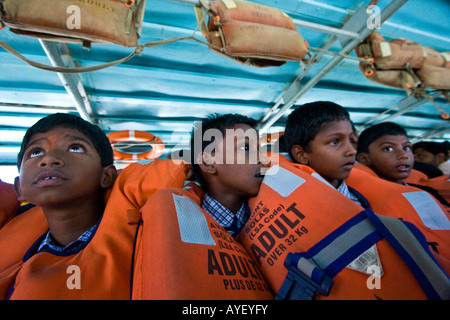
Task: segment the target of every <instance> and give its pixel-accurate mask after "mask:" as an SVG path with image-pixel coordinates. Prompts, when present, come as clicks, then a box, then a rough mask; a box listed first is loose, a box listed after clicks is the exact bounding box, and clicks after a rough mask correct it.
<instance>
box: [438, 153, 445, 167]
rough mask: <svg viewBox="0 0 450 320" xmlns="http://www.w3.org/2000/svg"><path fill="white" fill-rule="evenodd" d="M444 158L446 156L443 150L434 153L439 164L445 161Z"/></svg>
mask: <svg viewBox="0 0 450 320" xmlns="http://www.w3.org/2000/svg"><path fill="white" fill-rule="evenodd" d="M445 158H446V154H445V153H443V152H440V153H438V154H437V155H436V159H437V161H438V163H439V164H441V163H442V162H444V161H445Z"/></svg>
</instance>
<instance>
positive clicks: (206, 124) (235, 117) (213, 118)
mask: <svg viewBox="0 0 450 320" xmlns="http://www.w3.org/2000/svg"><path fill="white" fill-rule="evenodd" d="M236 124H247V125H249V126H250V127H252V128H254V129H255V128H256V125H257V124H258V122H257V121H256V120H255V119H252V118H249V117H247V116H244V115H241V114H237V113H234V114H231V113H229V114H223V115H220V114H217V113H214V114H210V115H208V116H207V117H206V118H204V119H203V120H202V121H201V122H200V121H199V122H197V123H195V125H194V128H193V129H192V133H191V144H190V146H191V163H192V171H193V173H194V177H195V179H196V180H197V181H198V182H200V185H201V186H202V187H205V181H204V179H203V175H202V170H201V169H200V166H199V165H198V163H196V162H197V157H198V154H199V152H203V151H204V150H205V148H206V147H207V146H208V145H209V144H211V142H212V141H204V139H203V136H204V134H205V132H206V131H207V130H209V129H218V130H220V132H221V133H222V136H223V137H225V133H226V131H225V130H226V129H230V128H232V127H233V126H235V125H236ZM199 130H201V136H200V134H199ZM196 136H200V137H201V141H195V139H196V138H195V137H196ZM196 143H197V144H199V143H201V149H199V148H198V147H197V148H195V147H194V146H195V144H196Z"/></svg>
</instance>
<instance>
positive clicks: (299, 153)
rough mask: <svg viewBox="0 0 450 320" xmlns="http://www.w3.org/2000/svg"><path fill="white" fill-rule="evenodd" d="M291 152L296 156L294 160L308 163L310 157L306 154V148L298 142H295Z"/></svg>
mask: <svg viewBox="0 0 450 320" xmlns="http://www.w3.org/2000/svg"><path fill="white" fill-rule="evenodd" d="M291 154H292V157H293V158H294V159H293V160H294V161H295V162H297V163H300V164H305V165H306V164H308V157H307V156H306V152H305V150H304V149H303V148H302V147H300V146H299V145H298V144H294V145H293V146H292V148H291Z"/></svg>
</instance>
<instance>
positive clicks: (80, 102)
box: [39, 39, 97, 124]
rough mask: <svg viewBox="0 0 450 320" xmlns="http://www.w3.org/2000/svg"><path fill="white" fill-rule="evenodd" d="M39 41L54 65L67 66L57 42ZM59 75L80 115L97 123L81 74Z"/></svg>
mask: <svg viewBox="0 0 450 320" xmlns="http://www.w3.org/2000/svg"><path fill="white" fill-rule="evenodd" d="M39 42H40V43H41V45H42V48H43V49H44V51H45V53H46V54H47V57H48V58H49V60H50V63H51V64H52V65H53V66H54V67H66V65H65V64H64V61H63V59H62V57H61V54H60V52H59V50H58V45H57V44H56V43H55V42H51V41H46V40H41V39H39ZM58 76H59V78H60V79H61V82H62V84H63V86H64V88H65V89H66V91H67V93H69V95H70V96H71V97H72V99H73V100H74V102H75V107H76V108H77V111H78V113H79V114H80V116H81V117H82V118H83V119H84V120H86V121H89V122H91V123H94V124H97V121H96V120H95V117H94V112H93V110H92V107H91V104H90V102H89V98H88V95H87V93H86V91H85V90H84V87H83V84H82V83H81V79H80V76H79V75H77V74H76V75H72V74H68V73H60V72H58Z"/></svg>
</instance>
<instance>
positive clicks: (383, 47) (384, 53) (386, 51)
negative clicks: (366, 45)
mask: <svg viewBox="0 0 450 320" xmlns="http://www.w3.org/2000/svg"><path fill="white" fill-rule="evenodd" d="M380 51H381V57H382V58H384V57H390V56H391V55H392V51H391V45H390V44H389V42H380Z"/></svg>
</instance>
